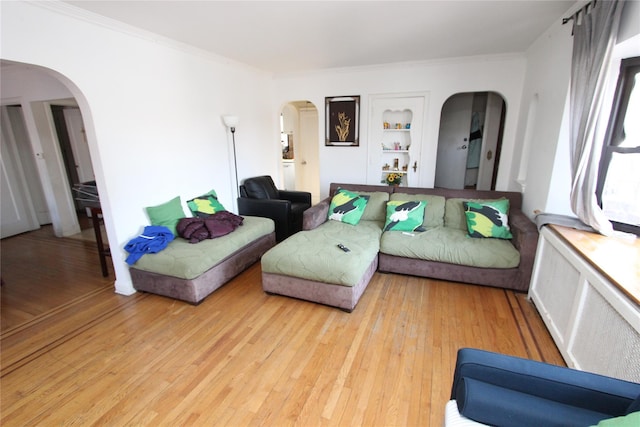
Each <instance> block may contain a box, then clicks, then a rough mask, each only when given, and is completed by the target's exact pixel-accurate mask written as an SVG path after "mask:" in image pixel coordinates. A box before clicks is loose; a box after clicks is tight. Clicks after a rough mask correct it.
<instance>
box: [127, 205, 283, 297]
mask: <svg viewBox="0 0 640 427" xmlns="http://www.w3.org/2000/svg"><path fill="white" fill-rule="evenodd" d="M243 218H244V221H243V224H242V225H241V226H240V227H238V228H237V229H235V230H234V231H233V232H231V233H229V234H227V235H225V236H221V237H217V238H215V239H207V240H203V241H201V242H199V243H189V242H188V241H187V240H185V239H183V238H179V237H178V238H176V239H175V240H173V241H172V242H171V243H169V245H168V246H167V247H166V248H165V249H164V250H162V251H160V252H158V253H155V254H151V253H149V254H145V255H144V256H143V257H142V258H140V259H139V260H138V261H137V262H136V264H135V265H134V266H131V267H130V268H129V272H130V273H131V280H132V282H133V286H134V288H135V289H136V290H137V291H144V292H150V293H154V294H158V295H163V296H167V297H170V298H175V299H178V300H182V301H186V302H189V303H191V304H199V303H200V302H201V301H202V300H203V299H204V298H206V297H207V296H208V295H209V294H211V293H212V292H213V291H215V290H216V289H218V288H220V287H221V286H222V285H224V284H225V283H227V282H228V281H229V280H231V279H232V278H233V277H235V276H237V275H238V274H240V273H241V272H242V271H244V270H245V269H246V268H247V267H249V266H250V265H252V264H253V263H255V262H256V261H258V260H259V259H260V257H261V256H262V255H263V254H264V253H265V252H266V251H267V250H269V249H270V248H271V247H273V246H274V245H275V242H276V239H275V226H274V223H273V220H271V219H268V218H259V217H252V216H244V217H243Z"/></svg>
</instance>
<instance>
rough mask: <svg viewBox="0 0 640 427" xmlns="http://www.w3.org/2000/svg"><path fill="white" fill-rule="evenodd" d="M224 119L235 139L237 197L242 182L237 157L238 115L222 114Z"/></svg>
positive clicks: (234, 166) (234, 167) (234, 160)
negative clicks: (239, 178)
mask: <svg viewBox="0 0 640 427" xmlns="http://www.w3.org/2000/svg"><path fill="white" fill-rule="evenodd" d="M222 120H223V121H224V124H225V126H226V127H228V128H229V130H230V131H231V139H232V141H233V170H234V171H235V173H236V197H239V196H240V183H239V181H238V160H237V157H236V125H237V124H238V121H239V119H238V116H222Z"/></svg>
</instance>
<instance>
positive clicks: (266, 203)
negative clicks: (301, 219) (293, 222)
mask: <svg viewBox="0 0 640 427" xmlns="http://www.w3.org/2000/svg"><path fill="white" fill-rule="evenodd" d="M290 212H291V202H290V201H289V200H275V199H250V198H247V197H238V213H239V214H240V215H249V216H260V217H263V218H271V219H273V220H274V221H276V222H278V221H281V222H282V221H283V222H287V221H288V220H289V215H290Z"/></svg>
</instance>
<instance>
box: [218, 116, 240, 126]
mask: <svg viewBox="0 0 640 427" xmlns="http://www.w3.org/2000/svg"><path fill="white" fill-rule="evenodd" d="M222 120H223V121H224V124H225V126H226V127H228V128H235V127H236V126H237V125H238V122H239V121H240V119H239V118H238V116H222Z"/></svg>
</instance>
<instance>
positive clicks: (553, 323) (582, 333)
mask: <svg viewBox="0 0 640 427" xmlns="http://www.w3.org/2000/svg"><path fill="white" fill-rule="evenodd" d="M529 298H530V299H531V300H532V301H533V303H534V304H535V305H536V308H537V309H538V311H539V312H540V314H541V316H542V318H543V320H544V322H545V324H546V326H547V328H548V329H549V332H550V333H551V336H552V337H553V339H554V341H555V343H556V345H557V346H558V349H559V350H560V352H561V353H562V356H563V358H564V359H565V361H566V362H567V365H568V366H570V367H573V368H577V369H581V370H585V371H590V372H596V373H599V374H602V375H607V376H612V377H616V378H621V379H625V380H629V381H635V382H638V381H640V308H639V307H638V304H636V303H635V302H634V301H632V300H631V299H630V298H629V297H628V296H627V295H625V294H624V293H623V292H621V291H620V290H619V289H618V288H617V286H616V285H615V284H614V283H612V282H611V281H610V280H609V279H608V278H607V277H606V276H604V275H603V274H602V273H601V272H600V271H598V270H597V269H596V268H594V266H592V265H591V264H590V263H589V262H587V261H586V260H585V259H584V257H583V256H582V255H581V254H579V253H578V252H577V251H576V250H575V249H574V248H573V247H572V246H570V245H568V244H567V243H566V242H565V241H564V240H563V239H562V238H561V237H559V236H558V234H557V232H556V231H554V230H552V229H551V228H550V227H543V229H542V230H541V232H540V239H539V243H538V251H537V254H536V262H535V265H534V270H533V277H532V279H531V286H530V288H529Z"/></svg>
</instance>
